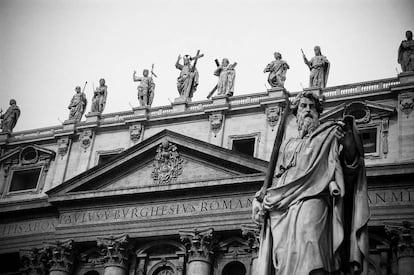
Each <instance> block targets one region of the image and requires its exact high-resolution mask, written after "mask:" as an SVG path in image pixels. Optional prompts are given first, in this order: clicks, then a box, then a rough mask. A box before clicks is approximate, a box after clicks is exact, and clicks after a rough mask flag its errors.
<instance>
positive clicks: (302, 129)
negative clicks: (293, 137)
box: [297, 116, 319, 138]
mask: <svg viewBox="0 0 414 275" xmlns="http://www.w3.org/2000/svg"><path fill="white" fill-rule="evenodd" d="M297 122H298V132H299V137H300V138H303V137H305V136H306V135H310V134H311V133H312V132H313V131H314V130H315V129H316V128H317V127H318V126H319V120H318V118H312V117H310V116H305V117H299V116H298V118H297Z"/></svg>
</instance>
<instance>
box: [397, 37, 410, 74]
mask: <svg viewBox="0 0 414 275" xmlns="http://www.w3.org/2000/svg"><path fill="white" fill-rule="evenodd" d="M405 37H406V38H407V40H403V41H401V44H400V47H399V48H398V63H400V64H401V69H402V71H403V72H407V71H414V40H413V33H412V32H411V31H406V32H405Z"/></svg>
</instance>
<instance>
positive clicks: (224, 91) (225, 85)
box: [214, 64, 236, 96]
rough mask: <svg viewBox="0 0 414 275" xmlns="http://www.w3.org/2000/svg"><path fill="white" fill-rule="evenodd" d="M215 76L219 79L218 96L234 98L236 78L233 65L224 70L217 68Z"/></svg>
mask: <svg viewBox="0 0 414 275" xmlns="http://www.w3.org/2000/svg"><path fill="white" fill-rule="evenodd" d="M214 75H217V76H218V77H219V81H218V83H217V94H218V95H228V96H232V95H233V92H234V79H235V77H236V72H235V70H234V67H233V65H230V64H229V65H227V66H225V67H223V68H222V67H219V68H217V69H216V71H215V72H214Z"/></svg>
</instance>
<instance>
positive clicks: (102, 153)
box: [95, 148, 124, 166]
mask: <svg viewBox="0 0 414 275" xmlns="http://www.w3.org/2000/svg"><path fill="white" fill-rule="evenodd" d="M123 151H124V148H116V149H112V150H100V151H96V158H95V166H97V165H98V164H99V158H100V156H105V155H114V156H115V155H118V154H120V153H122V152H123Z"/></svg>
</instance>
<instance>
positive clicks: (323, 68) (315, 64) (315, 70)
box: [302, 46, 330, 88]
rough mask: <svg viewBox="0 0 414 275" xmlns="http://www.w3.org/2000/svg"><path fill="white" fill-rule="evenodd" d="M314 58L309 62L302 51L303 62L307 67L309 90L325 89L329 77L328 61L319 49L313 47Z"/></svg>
mask: <svg viewBox="0 0 414 275" xmlns="http://www.w3.org/2000/svg"><path fill="white" fill-rule="evenodd" d="M314 52H315V56H314V57H312V59H311V60H310V61H308V59H307V58H306V56H305V54H304V53H303V51H302V56H303V61H304V62H305V64H306V65H307V66H308V67H309V70H310V76H309V88H315V87H318V88H325V87H326V84H327V82H328V76H329V67H330V64H329V61H328V59H327V58H326V56H324V55H322V53H321V47H319V46H315V48H314Z"/></svg>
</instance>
